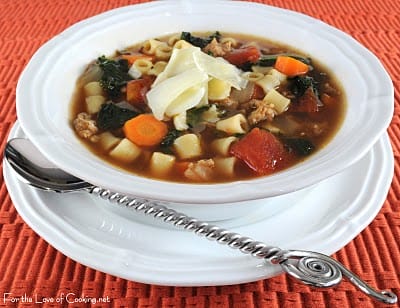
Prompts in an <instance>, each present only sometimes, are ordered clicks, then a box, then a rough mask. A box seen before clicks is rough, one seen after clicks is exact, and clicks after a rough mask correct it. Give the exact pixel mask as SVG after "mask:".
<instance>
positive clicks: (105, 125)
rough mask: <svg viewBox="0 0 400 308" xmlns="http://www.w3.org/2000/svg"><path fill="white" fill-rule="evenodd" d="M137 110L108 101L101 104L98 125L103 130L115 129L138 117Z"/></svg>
mask: <svg viewBox="0 0 400 308" xmlns="http://www.w3.org/2000/svg"><path fill="white" fill-rule="evenodd" d="M137 115H138V113H137V112H135V111H133V110H130V109H127V108H121V107H118V106H117V105H115V104H114V103H107V104H104V105H102V106H101V109H100V111H99V113H98V114H97V126H98V127H99V128H100V129H102V130H114V129H118V128H121V127H122V126H123V125H124V124H125V122H126V121H128V120H129V119H132V118H133V117H136V116H137Z"/></svg>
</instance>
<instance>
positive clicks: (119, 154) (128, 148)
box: [110, 138, 141, 163]
mask: <svg viewBox="0 0 400 308" xmlns="http://www.w3.org/2000/svg"><path fill="white" fill-rule="evenodd" d="M140 153H141V150H140V148H139V147H138V146H137V145H136V144H134V143H133V142H131V141H129V140H128V139H126V138H124V139H122V140H121V142H120V143H118V145H117V146H116V147H115V148H114V149H113V150H112V151H111V152H110V156H111V157H113V158H115V159H118V160H120V161H123V162H126V163H131V162H133V161H134V160H135V159H136V158H137V157H139V155H140Z"/></svg>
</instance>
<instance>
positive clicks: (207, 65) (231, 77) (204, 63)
mask: <svg viewBox="0 0 400 308" xmlns="http://www.w3.org/2000/svg"><path fill="white" fill-rule="evenodd" d="M193 56H194V61H195V63H196V64H197V66H198V67H199V68H200V69H201V70H203V71H205V72H206V73H207V74H208V75H210V76H211V77H214V78H216V79H219V80H223V81H225V82H227V83H229V84H230V85H231V86H232V87H234V88H236V89H238V90H240V89H242V88H244V87H246V85H247V80H246V79H244V78H242V77H241V76H240V70H239V69H238V68H237V67H236V66H234V65H232V64H230V63H229V62H227V61H226V60H224V59H223V58H214V57H212V56H210V55H207V54H205V53H204V52H196V53H194V54H193Z"/></svg>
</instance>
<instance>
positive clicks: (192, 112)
mask: <svg viewBox="0 0 400 308" xmlns="http://www.w3.org/2000/svg"><path fill="white" fill-rule="evenodd" d="M208 108H209V106H203V107H199V108H196V107H195V108H191V109H189V110H188V111H186V123H187V124H188V125H189V127H191V128H193V127H195V126H196V125H197V124H199V123H200V122H201V120H202V118H201V116H202V114H203V112H204V111H206V110H208Z"/></svg>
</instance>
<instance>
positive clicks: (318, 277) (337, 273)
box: [86, 186, 397, 304]
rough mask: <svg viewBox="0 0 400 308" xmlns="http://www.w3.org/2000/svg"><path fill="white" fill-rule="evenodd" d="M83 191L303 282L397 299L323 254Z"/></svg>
mask: <svg viewBox="0 0 400 308" xmlns="http://www.w3.org/2000/svg"><path fill="white" fill-rule="evenodd" d="M86 190H87V191H88V192H89V193H91V194H93V195H96V196H99V197H101V198H102V199H105V200H108V201H110V202H112V203H116V204H118V205H120V206H124V207H128V208H130V209H132V210H134V211H136V212H141V213H143V214H145V215H150V216H153V217H154V218H156V219H158V220H162V221H164V222H166V223H169V224H171V225H174V226H175V227H178V228H182V229H184V230H187V231H191V232H193V233H195V234H196V235H198V236H201V237H205V238H206V239H208V240H210V241H216V242H217V243H219V244H222V245H227V246H229V247H231V248H233V249H238V250H240V251H241V252H243V253H246V254H250V255H252V256H254V257H257V258H261V259H264V260H266V261H268V262H270V263H272V264H279V265H280V266H281V267H282V269H283V270H284V271H285V272H286V273H288V274H289V275H291V276H293V277H295V278H297V279H299V280H301V281H302V282H304V283H305V284H309V285H312V286H316V287H331V286H334V285H337V284H339V283H340V282H341V280H342V276H343V275H344V276H346V277H347V278H348V279H349V281H350V282H352V283H353V284H354V285H355V286H356V287H358V288H359V289H360V290H361V291H363V292H364V293H365V294H367V295H369V296H371V297H373V298H375V299H376V300H379V301H381V302H384V303H387V304H394V303H396V302H397V296H396V294H394V293H393V292H390V291H376V290H375V289H373V288H372V287H370V286H369V285H367V284H366V283H365V282H364V281H363V280H361V278H359V277H358V276H357V275H355V274H354V273H352V272H351V271H349V270H348V269H347V268H345V267H344V266H343V265H342V264H341V263H339V262H338V261H336V260H334V259H332V258H331V257H329V256H327V255H324V254H320V253H316V252H311V251H304V250H282V249H280V248H278V247H274V246H268V245H266V244H264V243H262V242H258V241H255V240H253V239H251V238H249V237H246V236H242V235H240V234H238V233H235V232H231V231H229V230H227V229H224V228H221V227H218V226H215V225H212V224H209V223H207V222H203V221H200V220H197V219H196V218H193V217H189V216H187V215H185V214H183V213H179V212H177V211H175V210H173V209H170V208H168V207H167V206H165V205H163V204H161V202H158V201H149V200H144V199H140V198H131V197H127V196H124V195H121V194H118V193H114V192H111V191H109V190H107V189H103V188H100V187H96V186H92V187H89V188H86Z"/></svg>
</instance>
